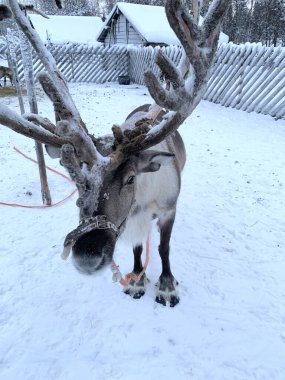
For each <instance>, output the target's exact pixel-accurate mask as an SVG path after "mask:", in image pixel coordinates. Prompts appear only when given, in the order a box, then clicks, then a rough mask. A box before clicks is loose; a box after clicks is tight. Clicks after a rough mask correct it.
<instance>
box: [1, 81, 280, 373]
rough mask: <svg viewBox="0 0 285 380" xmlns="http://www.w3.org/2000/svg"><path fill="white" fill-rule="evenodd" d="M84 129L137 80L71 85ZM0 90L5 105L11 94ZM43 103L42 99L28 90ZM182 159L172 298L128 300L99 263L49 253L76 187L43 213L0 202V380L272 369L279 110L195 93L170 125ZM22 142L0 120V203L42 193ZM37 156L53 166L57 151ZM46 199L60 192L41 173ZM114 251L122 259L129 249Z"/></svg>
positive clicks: (275, 361) (102, 127)
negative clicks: (179, 120) (81, 263)
mask: <svg viewBox="0 0 285 380" xmlns="http://www.w3.org/2000/svg"><path fill="white" fill-rule="evenodd" d="M71 91H72V94H73V95H74V98H75V99H76V101H77V104H78V105H79V109H80V110H81V112H82V116H83V118H84V120H85V121H86V122H87V124H88V126H89V128H90V130H91V131H98V132H108V131H109V130H110V128H111V126H112V124H113V123H119V122H121V121H122V120H123V119H124V117H125V116H126V115H127V114H128V112H130V111H131V110H132V108H133V107H135V106H138V105H140V104H143V103H146V102H148V101H149V97H148V95H147V94H146V90H145V88H143V87H138V86H136V85H130V86H126V87H123V86H119V85H116V84H109V85H91V84H89V85H86V84H79V85H76V84H74V85H72V86H71ZM1 101H3V102H5V103H6V104H9V105H10V106H11V107H16V102H15V100H14V99H11V98H3V99H1ZM39 108H40V111H41V113H43V114H46V115H50V117H52V116H51V115H52V108H51V106H50V104H49V103H48V101H47V100H45V98H44V96H43V94H42V93H41V92H39ZM181 133H182V135H183V137H184V141H185V144H186V148H187V154H188V161H187V165H186V167H185V170H184V174H183V185H182V192H181V196H180V199H179V205H178V213H177V219H176V223H175V226H174V231H173V235H172V243H171V262H172V269H173V273H174V275H175V277H176V278H177V279H178V281H179V283H180V285H179V290H180V296H181V301H180V304H179V305H178V306H176V307H175V308H168V307H163V306H161V305H159V304H157V303H155V302H154V297H155V282H156V281H157V279H158V276H159V275H160V270H161V266H160V259H159V257H158V254H157V244H158V235H157V232H156V229H155V228H153V231H152V236H151V259H150V265H149V267H148V270H147V274H148V277H149V279H150V283H149V285H148V290H147V293H146V294H145V296H144V297H143V298H142V299H140V300H134V299H132V298H130V297H129V296H127V295H125V294H124V293H123V292H122V289H121V287H120V285H119V284H114V283H112V274H111V271H110V270H106V271H104V272H101V273H100V274H99V275H97V276H94V277H93V276H92V277H86V276H83V275H81V274H79V273H78V272H76V270H75V269H74V267H73V266H72V263H71V261H70V260H69V261H67V262H64V261H62V260H61V258H60V253H61V250H62V244H63V240H64V237H65V235H66V234H67V233H68V232H69V231H70V230H72V229H73V228H74V227H75V226H76V225H77V221H78V216H77V213H78V211H77V208H76V206H75V200H76V197H75V196H74V197H73V198H72V200H69V201H68V202H67V203H65V204H63V205H62V206H60V207H55V208H51V209H47V210H35V209H21V208H11V207H5V206H0V224H1V244H0V268H1V275H0V299H1V303H0V329H1V331H0V379H1V380H17V379H21V380H55V379H60V380H78V379H84V380H93V379H95V380H97V379H103V380H105V379H108V380H109V379H112V380H113V379H123V380H131V379H136V380H157V379H166V380H172V379H175V380H186V379H193V380H209V379H211V380H284V379H285V204H284V203H285V121H284V120H283V121H281V120H279V121H275V120H273V119H272V118H270V117H266V116H262V115H257V114H254V113H252V114H247V113H244V112H241V111H237V110H233V109H226V108H223V107H220V106H218V105H214V104H211V103H208V102H202V103H201V104H200V105H199V107H198V108H197V109H196V111H195V112H194V114H193V115H192V116H191V117H190V118H189V120H188V121H187V123H185V125H184V126H183V127H182V128H181ZM13 146H16V147H17V148H20V149H21V150H22V151H24V152H25V153H28V154H30V155H32V156H35V155H34V150H33V143H32V142H30V141H29V140H28V139H25V138H24V137H21V136H19V135H16V134H15V133H13V132H10V131H9V130H8V129H7V128H5V127H2V126H0V168H1V176H0V201H1V202H13V203H24V204H40V189H39V185H38V173H37V168H36V166H35V165H34V164H33V163H31V162H29V161H27V160H26V159H25V158H22V157H21V156H19V155H18V154H17V153H16V152H15V151H14V150H13ZM47 161H48V164H49V165H50V166H52V167H55V168H60V170H61V171H62V170H63V169H62V168H61V167H60V166H59V165H58V164H57V163H56V161H53V160H50V159H47ZM49 183H50V187H51V191H52V195H53V199H54V201H56V200H60V199H62V198H63V197H64V196H65V195H67V194H68V193H69V192H70V191H71V190H72V189H73V187H72V185H71V184H69V183H68V182H67V181H66V180H64V179H63V178H61V177H59V176H57V175H55V174H49ZM116 261H117V263H118V264H119V265H120V269H121V271H122V272H128V271H129V270H130V269H132V251H131V249H130V248H129V247H126V246H123V245H119V246H118V249H117V251H116Z"/></svg>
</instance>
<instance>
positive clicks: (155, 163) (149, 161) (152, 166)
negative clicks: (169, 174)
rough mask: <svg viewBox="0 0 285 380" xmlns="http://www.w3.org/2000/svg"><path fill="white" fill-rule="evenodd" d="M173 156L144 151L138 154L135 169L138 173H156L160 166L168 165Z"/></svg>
mask: <svg viewBox="0 0 285 380" xmlns="http://www.w3.org/2000/svg"><path fill="white" fill-rule="evenodd" d="M173 157H175V156H174V154H172V153H168V152H158V151H156V150H146V151H144V152H141V153H140V154H138V161H137V169H138V172H139V173H147V172H156V171H157V170H159V169H160V167H161V166H162V165H168V164H170V162H172V160H173Z"/></svg>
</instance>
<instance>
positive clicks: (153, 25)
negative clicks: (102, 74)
mask: <svg viewBox="0 0 285 380" xmlns="http://www.w3.org/2000/svg"><path fill="white" fill-rule="evenodd" d="M118 12H121V13H122V14H123V15H124V16H125V17H126V19H127V20H128V21H129V22H130V23H131V24H132V26H133V27H134V29H135V30H136V31H137V32H138V33H139V34H140V35H141V36H142V37H143V39H145V41H146V42H148V43H155V44H166V45H179V44H180V42H179V40H178V38H177V37H176V34H175V33H174V32H173V30H172V29H171V27H170V25H169V23H168V20H167V18H166V14H165V8H164V7H159V6H154V5H142V4H131V3H120V2H119V3H117V4H116V5H115V6H114V7H113V9H112V11H111V12H110V14H109V16H108V17H107V19H106V21H105V23H104V24H103V26H102V28H101V30H100V31H99V33H98V38H97V40H98V41H100V42H103V41H104V38H105V36H106V34H107V32H108V26H109V25H110V23H111V20H112V19H113V17H114V16H115V15H116V14H118ZM228 40H229V38H228V36H227V35H226V34H224V33H221V37H220V43H222V42H228Z"/></svg>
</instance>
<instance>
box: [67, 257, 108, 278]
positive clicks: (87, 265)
mask: <svg viewBox="0 0 285 380" xmlns="http://www.w3.org/2000/svg"><path fill="white" fill-rule="evenodd" d="M72 258H73V264H74V266H75V268H76V269H77V270H78V272H80V273H82V274H89V275H91V274H94V273H95V272H96V271H97V270H98V269H100V268H102V267H103V266H104V264H105V263H106V260H105V257H104V255H103V254H102V255H100V256H99V255H96V256H88V255H86V254H82V253H81V254H79V255H78V254H73V255H72Z"/></svg>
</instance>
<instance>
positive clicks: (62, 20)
mask: <svg viewBox="0 0 285 380" xmlns="http://www.w3.org/2000/svg"><path fill="white" fill-rule="evenodd" d="M29 17H30V18H31V21H32V23H33V25H34V27H35V29H36V31H37V32H38V34H39V36H40V37H41V39H42V40H43V41H46V40H47V37H48V36H49V38H50V40H51V41H52V42H65V41H70V42H77V43H87V42H93V43H98V42H97V39H96V37H97V36H98V32H99V30H101V28H102V25H103V22H102V20H101V18H100V17H94V16H49V18H48V19H46V18H43V17H42V16H39V15H35V14H31V15H29Z"/></svg>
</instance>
